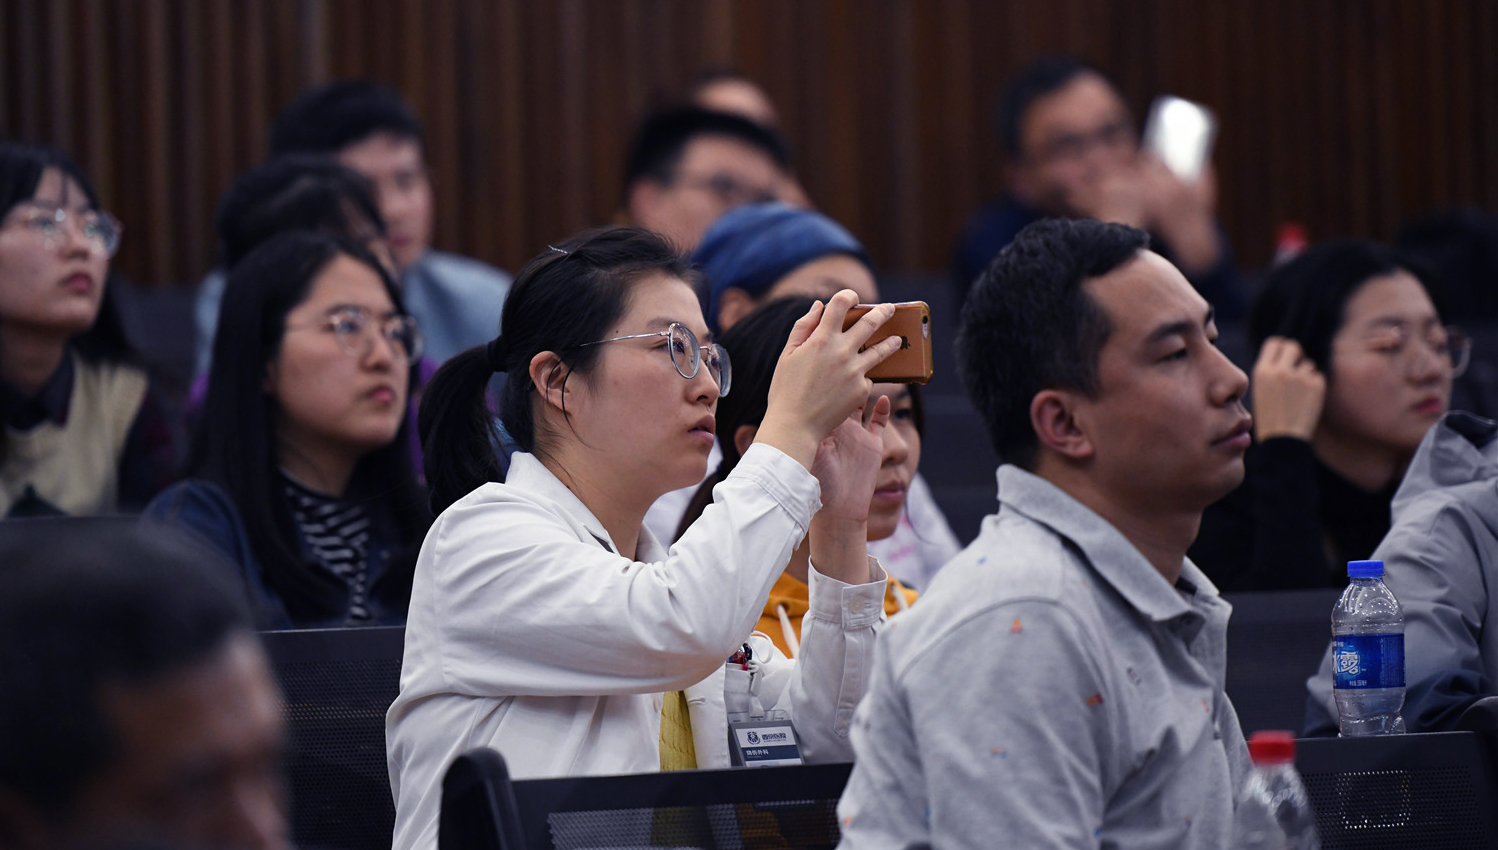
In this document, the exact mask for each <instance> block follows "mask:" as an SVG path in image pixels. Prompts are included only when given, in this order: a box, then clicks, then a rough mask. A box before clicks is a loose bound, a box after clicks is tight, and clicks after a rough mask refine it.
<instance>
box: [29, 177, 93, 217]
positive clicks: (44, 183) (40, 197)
mask: <svg viewBox="0 0 1498 850" xmlns="http://www.w3.org/2000/svg"><path fill="white" fill-rule="evenodd" d="M31 199H32V200H33V201H38V202H40V203H43V204H48V205H51V206H59V207H72V208H74V209H81V208H87V207H88V206H89V203H88V195H85V194H84V193H83V187H82V186H79V185H78V181H77V180H74V179H73V178H72V177H70V176H68V174H67V173H65V172H64V171H63V170H62V169H60V168H56V167H48V168H47V169H46V170H45V171H43V172H42V177H41V179H40V180H38V181H37V183H36V191H35V192H32V193H31Z"/></svg>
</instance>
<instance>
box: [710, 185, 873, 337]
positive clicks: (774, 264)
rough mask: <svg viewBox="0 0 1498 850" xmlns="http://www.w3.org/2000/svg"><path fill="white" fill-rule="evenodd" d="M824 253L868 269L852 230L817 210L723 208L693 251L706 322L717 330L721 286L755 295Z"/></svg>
mask: <svg viewBox="0 0 1498 850" xmlns="http://www.w3.org/2000/svg"><path fill="white" fill-rule="evenodd" d="M829 254H847V255H849V256H851V257H853V258H854V259H856V260H858V261H859V262H861V263H863V264H864V265H865V266H868V267H869V272H870V273H871V274H872V273H873V270H874V264H873V262H872V261H871V260H870V259H869V255H868V252H866V251H864V249H863V246H862V245H860V244H859V242H858V240H857V239H854V238H853V234H851V233H849V232H848V231H847V229H846V228H844V227H843V226H842V225H840V224H838V223H837V222H835V221H833V220H832V219H830V218H828V217H827V216H825V215H822V214H821V213H819V212H815V211H813V210H807V209H801V208H799V207H793V206H790V205H789V204H783V203H778V202H775V203H767V204H749V205H746V206H742V207H739V208H737V209H734V210H730V211H729V212H727V213H724V215H723V216H722V217H721V218H719V219H718V220H717V222H715V223H714V224H713V226H712V227H710V228H708V231H707V234H706V235H704V236H703V238H702V244H701V245H700V246H699V247H698V248H697V251H696V253H695V254H693V255H692V260H693V261H694V262H696V264H697V266H698V267H699V268H701V269H702V273H703V276H704V277H706V278H707V303H706V304H705V305H704V306H703V313H705V314H706V318H707V326H708V327H709V328H711V329H712V331H713V333H717V332H718V331H719V330H720V328H719V327H718V307H719V305H720V304H721V303H722V299H723V293H724V292H725V291H726V290H728V289H730V288H735V289H742V290H744V291H745V292H747V293H748V294H749V295H750V297H753V298H759V297H761V296H763V295H764V294H765V293H766V292H768V291H769V290H770V287H772V286H774V285H775V284H776V282H778V281H779V280H780V279H781V278H783V277H785V276H786V275H788V274H790V273H791V272H793V271H795V270H796V269H798V268H800V267H801V266H804V265H806V264H807V263H809V262H811V261H812V260H817V259H821V258H822V257H825V256H828V255H829Z"/></svg>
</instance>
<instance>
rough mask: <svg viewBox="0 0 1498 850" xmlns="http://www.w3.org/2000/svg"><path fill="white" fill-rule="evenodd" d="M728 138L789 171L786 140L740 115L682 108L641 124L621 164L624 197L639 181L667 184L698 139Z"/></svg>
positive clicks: (661, 113)
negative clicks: (656, 181)
mask: <svg viewBox="0 0 1498 850" xmlns="http://www.w3.org/2000/svg"><path fill="white" fill-rule="evenodd" d="M707 135H713V136H730V137H732V138H733V139H735V140H737V141H740V142H743V143H744V144H747V145H749V146H751V147H754V148H757V149H758V150H760V151H762V152H763V153H764V154H765V155H766V156H768V157H769V158H770V159H772V160H774V161H775V164H776V165H779V166H780V167H781V168H783V169H789V168H790V164H791V163H790V154H789V152H788V151H787V148H786V144H785V140H784V139H783V138H781V136H780V134H779V133H778V132H776V131H775V130H772V129H770V128H768V127H765V126H762V125H760V124H756V123H754V122H753V121H750V120H749V119H748V118H745V117H743V116H741V115H730V114H728V113H726V112H714V111H713V110H711V109H703V108H701V107H698V106H681V107H676V108H674V109H666V110H661V111H658V112H654V113H651V114H650V115H647V116H646V117H645V120H643V121H641V122H640V126H639V128H638V129H636V130H635V135H634V140H633V141H632V142H631V143H630V146H629V158H628V159H626V160H625V162H624V194H625V198H626V200H627V199H628V194H629V188H630V187H631V186H633V185H635V184H636V183H637V182H639V181H640V180H643V179H645V178H651V179H654V180H658V181H660V182H661V183H666V184H669V183H670V182H671V181H672V180H673V179H675V177H676V166H677V165H679V164H680V163H681V156H682V152H683V151H685V150H686V147H687V145H688V144H689V143H690V142H691V141H692V140H693V139H695V138H697V137H698V136H707Z"/></svg>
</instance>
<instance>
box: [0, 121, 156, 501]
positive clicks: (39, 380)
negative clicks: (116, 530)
mask: <svg viewBox="0 0 1498 850" xmlns="http://www.w3.org/2000/svg"><path fill="white" fill-rule="evenodd" d="M120 233H121V228H120V223H119V222H118V221H116V220H115V219H114V217H113V216H111V215H110V214H109V213H107V212H105V211H104V210H102V209H100V207H99V199H98V197H97V196H96V195H95V194H94V190H93V187H92V186H90V185H89V182H88V178H86V177H85V176H84V174H83V171H82V170H81V169H79V167H78V165H77V163H75V162H73V160H72V159H70V158H69V157H68V156H67V155H66V154H64V153H62V152H61V151H58V150H53V149H50V148H39V147H32V146H29V145H21V144H14V143H9V142H6V143H0V419H3V421H4V432H3V433H0V514H4V515H6V516H24V515H37V514H50V513H70V514H96V513H109V512H113V511H116V510H139V509H140V508H141V507H142V506H143V505H144V504H145V503H146V502H147V501H148V500H149V499H150V498H151V496H152V495H154V494H155V493H156V492H157V491H158V490H160V489H161V488H162V487H163V486H165V485H166V484H167V483H168V482H169V481H170V480H171V479H170V475H171V471H172V467H173V466H174V464H175V461H176V457H175V455H174V452H173V448H172V445H173V439H172V428H171V427H170V425H169V422H168V419H167V417H166V415H165V414H164V412H163V409H162V405H161V404H160V402H159V400H158V398H157V395H156V393H155V391H154V390H153V388H152V384H151V379H150V377H149V376H148V374H147V372H146V371H145V369H143V368H142V367H141V366H140V365H138V364H137V363H136V362H135V360H134V358H133V356H132V353H131V351H130V347H129V345H128V343H127V342H126V340H125V334H124V330H123V328H122V326H121V324H120V319H119V315H118V312H117V310H116V308H115V306H114V300H113V296H112V294H111V290H110V287H108V286H107V281H108V276H109V259H110V258H111V257H113V256H114V253H115V251H116V250H117V249H118V248H119V245H120Z"/></svg>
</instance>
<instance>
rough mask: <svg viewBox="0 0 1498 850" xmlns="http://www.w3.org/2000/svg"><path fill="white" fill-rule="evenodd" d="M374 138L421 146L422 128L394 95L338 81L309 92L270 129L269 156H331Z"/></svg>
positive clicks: (361, 82)
mask: <svg viewBox="0 0 1498 850" xmlns="http://www.w3.org/2000/svg"><path fill="white" fill-rule="evenodd" d="M376 133H390V134H392V135H394V136H397V137H399V138H402V139H411V140H412V141H414V142H416V143H417V144H418V145H423V146H424V145H425V142H424V141H423V138H422V133H421V122H419V121H417V120H416V114H415V113H414V112H412V111H411V107H409V106H407V105H406V102H405V100H403V99H402V98H401V96H400V95H399V94H397V93H396V92H395V90H394V89H391V88H389V87H387V86H382V85H380V84H379V83H376V82H372V81H370V80H343V81H341V82H336V83H329V84H327V85H325V86H318V87H317V88H313V89H308V90H307V91H304V92H302V93H301V94H300V95H298V96H297V99H296V100H293V101H292V102H291V103H290V104H289V105H288V106H287V107H286V108H285V109H282V110H281V112H280V114H279V115H277V116H276V120H275V123H274V124H272V125H271V131H270V152H271V155H272V156H275V155H277V154H283V153H320V154H329V155H331V154H336V153H338V152H339V151H341V150H343V149H344V148H346V147H348V146H349V145H352V144H355V143H358V142H362V141H364V140H365V139H367V138H369V137H370V136H373V135H374V134H376Z"/></svg>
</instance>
